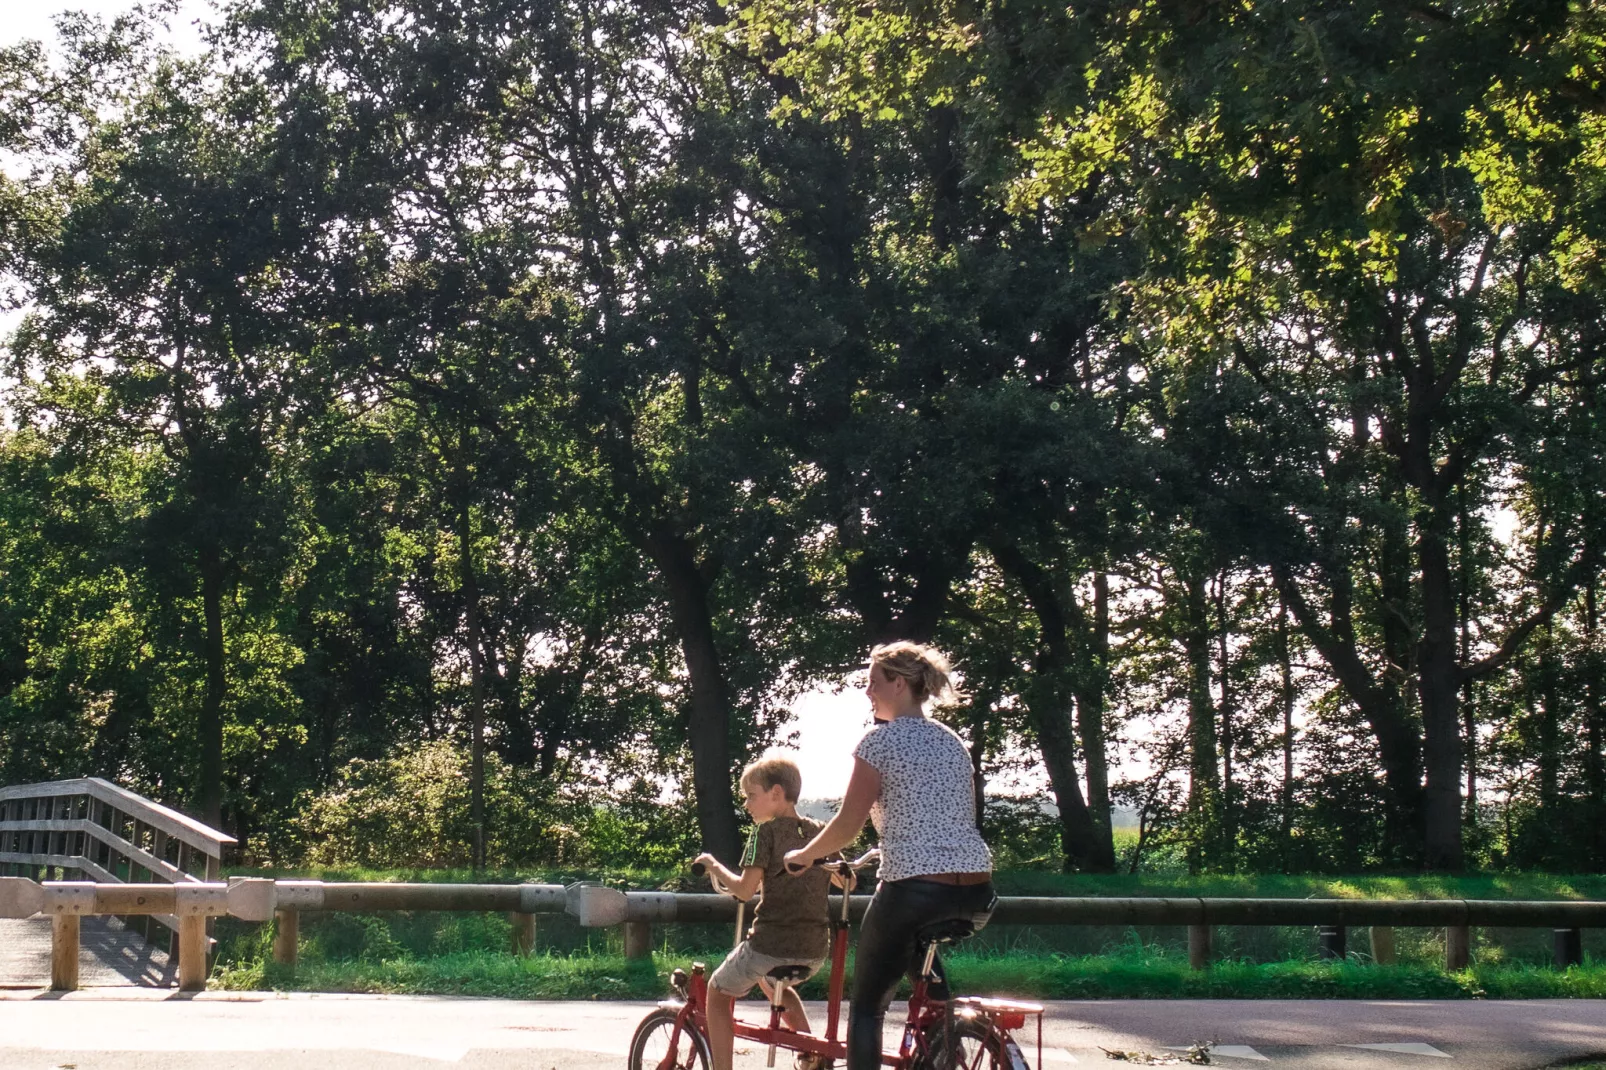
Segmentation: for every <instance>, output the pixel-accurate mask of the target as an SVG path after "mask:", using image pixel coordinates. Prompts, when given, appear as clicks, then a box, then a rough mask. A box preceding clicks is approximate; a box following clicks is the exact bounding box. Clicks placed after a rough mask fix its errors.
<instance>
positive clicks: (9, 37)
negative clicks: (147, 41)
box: [0, 0, 211, 53]
mask: <svg viewBox="0 0 1606 1070" xmlns="http://www.w3.org/2000/svg"><path fill="white" fill-rule="evenodd" d="M5 7H6V12H5V18H4V19H0V46H3V45H14V44H16V43H17V42H18V41H22V40H28V39H32V40H37V41H45V42H46V43H49V42H52V41H54V40H55V36H56V30H55V25H54V21H53V20H54V19H55V17H56V16H57V15H59V14H61V13H63V12H66V11H82V12H85V13H86V14H90V15H95V16H97V17H99V18H102V19H106V20H108V21H110V20H111V19H114V18H116V17H117V16H118V15H122V14H124V13H126V12H128V11H131V10H133V8H134V7H135V3H134V0H77V2H75V3H67V4H54V3H50V2H48V0H47V2H46V3H42V4H37V5H35V4H32V3H28V2H27V0H9V2H8V3H7V4H6V5H5ZM210 11H211V8H210V5H208V4H205V3H199V2H197V0H181V2H180V4H179V9H178V12H177V13H176V14H174V15H172V16H170V17H169V19H168V25H169V34H168V40H169V41H170V42H171V43H172V45H173V46H174V47H175V48H177V49H178V50H179V51H181V52H186V53H192V52H198V51H200V48H201V38H200V34H199V33H198V32H197V31H196V29H195V26H194V23H195V21H196V20H197V19H204V18H206V17H207V15H208V14H209V13H210Z"/></svg>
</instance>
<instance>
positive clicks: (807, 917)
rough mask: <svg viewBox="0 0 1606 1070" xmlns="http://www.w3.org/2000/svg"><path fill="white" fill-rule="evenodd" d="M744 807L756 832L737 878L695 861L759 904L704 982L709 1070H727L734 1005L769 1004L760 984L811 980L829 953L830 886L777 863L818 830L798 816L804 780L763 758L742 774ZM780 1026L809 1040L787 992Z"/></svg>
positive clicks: (798, 1006)
mask: <svg viewBox="0 0 1606 1070" xmlns="http://www.w3.org/2000/svg"><path fill="white" fill-rule="evenodd" d="M741 788H742V805H743V806H744V807H745V808H746V810H747V812H748V813H749V814H751V815H752V816H753V821H754V823H755V824H754V827H753V832H752V834H751V835H750V836H749V837H748V840H747V850H746V851H745V852H743V854H742V872H741V873H740V874H736V873H733V872H731V871H730V870H729V869H726V868H725V867H724V866H722V865H720V863H719V860H718V859H716V858H715V857H714V856H713V855H710V854H702V855H699V856H698V857H697V861H698V862H701V863H702V864H703V865H704V866H706V867H708V873H709V879H710V880H711V881H712V882H713V884H714V887H715V888H716V889H718V888H719V887H720V885H722V884H723V885H724V886H725V887H726V889H727V890H728V891H729V892H730V893H731V894H732V895H734V896H735V897H736V898H738V899H740V900H742V901H743V902H745V901H747V900H749V899H751V898H752V897H753V895H754V893H755V892H757V891H758V890H759V889H760V888H761V887H762V888H763V891H764V900H763V902H762V903H760V904H759V906H758V907H757V909H755V910H754V911H753V925H752V927H751V928H749V929H748V930H747V937H746V939H744V940H743V941H742V942H741V943H740V944H738V945H736V947H735V949H734V950H732V951H731V953H730V954H729V955H727V956H726V957H725V961H724V962H722V963H720V964H719V968H718V969H717V970H715V971H714V973H713V975H712V976H711V977H709V979H708V1042H709V1046H710V1047H711V1048H712V1049H713V1051H712V1055H713V1057H714V1066H713V1070H730V1067H731V1060H732V1057H733V1049H734V1046H735V1040H734V1037H733V1035H732V1032H731V1014H732V1011H733V1009H734V1006H735V1002H736V1000H738V999H740V998H742V997H743V996H745V995H747V993H748V992H750V991H751V990H752V988H753V986H754V985H755V984H756V985H759V986H760V987H761V988H763V990H764V994H765V995H767V996H773V987H774V986H773V985H772V984H771V982H770V980H769V979H768V977H767V976H766V975H767V974H768V973H769V972H770V971H771V970H773V969H775V968H777V967H780V966H804V967H807V969H808V971H809V972H808V975H809V976H811V977H812V976H813V975H814V973H815V971H816V970H818V969H819V968H820V966H821V964H822V963H824V962H825V957H826V953H827V951H828V950H829V947H830V925H831V923H830V906H829V904H828V902H827V893H828V892H829V890H830V885H831V882H832V881H833V880H834V879H835V878H833V877H832V876H831V874H830V873H829V872H828V871H826V870H824V869H820V868H818V867H816V868H813V869H806V870H804V871H803V872H802V873H801V874H798V875H796V876H793V875H791V874H789V873H787V872H786V867H785V866H784V865H783V864H782V859H783V858H784V857H785V856H786V852H788V851H791V850H795V849H797V848H799V847H801V846H803V845H804V844H806V843H808V842H809V841H810V840H811V839H813V838H814V836H815V834H816V833H818V832H819V831H820V828H821V827H822V826H821V825H820V823H819V822H818V821H811V820H810V819H808V818H806V817H802V816H800V815H799V814H798V812H797V800H798V795H799V794H800V793H801V792H802V790H803V774H802V773H801V772H799V770H798V767H797V763H796V762H793V761H792V760H791V759H789V758H779V757H772V758H763V759H760V760H759V761H756V762H754V763H752V764H751V765H749V766H748V767H747V768H746V769H743V770H742V779H741ZM782 1009H783V1014H784V1016H785V1019H786V1024H787V1026H788V1027H790V1028H791V1029H793V1030H795V1031H797V1032H799V1033H807V1032H810V1029H809V1019H808V1015H807V1014H805V1013H804V1011H803V1001H802V1000H800V999H799V998H798V995H797V992H796V991H795V990H794V989H792V988H788V989H787V990H786V992H785V994H784V996H783V997H782ZM816 1061H817V1060H815V1059H814V1057H813V1056H810V1055H804V1056H803V1057H801V1058H800V1059H799V1066H800V1067H802V1068H804V1070H808V1068H810V1067H812V1066H814V1065H815V1064H816Z"/></svg>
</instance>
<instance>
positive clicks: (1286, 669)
mask: <svg viewBox="0 0 1606 1070" xmlns="http://www.w3.org/2000/svg"><path fill="white" fill-rule="evenodd" d="M1277 668H1278V670H1279V683H1280V685H1281V691H1280V694H1279V696H1278V698H1279V703H1278V704H1279V706H1281V708H1282V715H1283V738H1282V746H1283V783H1282V790H1281V792H1279V796H1278V798H1279V802H1280V804H1281V806H1282V832H1283V849H1284V850H1285V851H1287V850H1289V849H1290V848H1291V847H1292V846H1293V842H1294V658H1293V651H1292V649H1291V647H1290V644H1289V635H1288V604H1287V603H1286V602H1284V603H1280V604H1279V605H1278V606H1277ZM1290 861H1291V859H1288V858H1286V857H1285V858H1284V868H1285V869H1286V868H1288V863H1289V862H1290Z"/></svg>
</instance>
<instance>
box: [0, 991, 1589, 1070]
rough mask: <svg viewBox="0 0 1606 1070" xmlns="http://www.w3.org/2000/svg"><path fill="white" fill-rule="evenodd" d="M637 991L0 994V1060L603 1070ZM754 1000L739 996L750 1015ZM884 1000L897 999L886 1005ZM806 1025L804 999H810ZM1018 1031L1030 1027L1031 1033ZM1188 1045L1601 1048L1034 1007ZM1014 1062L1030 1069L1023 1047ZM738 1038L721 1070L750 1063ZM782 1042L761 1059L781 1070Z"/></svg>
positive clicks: (170, 1066) (1059, 1022)
mask: <svg viewBox="0 0 1606 1070" xmlns="http://www.w3.org/2000/svg"><path fill="white" fill-rule="evenodd" d="M651 1006H652V1005H651V1004H647V1003H574V1002H569V1003H527V1002H520V1001H514V1000H480V999H464V998H436V997H421V996H393V997H382V996H339V995H306V994H292V995H284V994H274V993H219V992H209V993H202V994H199V995H195V996H181V995H179V994H177V993H172V992H162V991H155V990H149V989H146V990H139V989H98V990H95V989H91V990H86V991H83V992H76V993H70V994H66V995H50V994H45V993H26V992H7V993H0V1066H4V1067H5V1068H6V1070H58V1068H61V1067H67V1066H71V1067H73V1068H75V1070H216V1068H218V1067H229V1068H230V1070H234V1068H238V1070H306V1067H308V1066H339V1067H342V1068H351V1070H424V1068H440V1067H446V1066H458V1067H463V1068H465V1070H514V1068H517V1070H621V1068H622V1067H623V1066H624V1064H625V1053H626V1048H627V1045H628V1044H629V1041H630V1035H631V1031H632V1030H633V1028H634V1026H635V1023H636V1022H637V1021H638V1020H639V1019H640V1018H641V1016H642V1015H643V1014H645V1013H646V1012H647V1010H649V1009H650V1008H651ZM760 1009H761V1008H760V1005H758V1004H745V1005H744V1006H743V1011H744V1013H747V1014H754V1015H756V1014H757V1013H758V1012H759V1010H760ZM894 1010H895V1012H896V1011H901V1007H895V1008H894ZM810 1014H811V1015H812V1016H813V1018H814V1020H815V1022H816V1023H820V1022H822V1021H823V1019H824V1015H823V1011H822V1008H820V1007H819V1006H818V1005H812V1004H811V1005H810ZM1032 1039H1035V1038H1032ZM1201 1040H1215V1041H1218V1042H1219V1043H1220V1045H1221V1047H1220V1048H1218V1050H1217V1056H1216V1058H1215V1060H1214V1061H1215V1062H1216V1063H1217V1064H1218V1065H1221V1066H1226V1067H1236V1068H1240V1070H1258V1068H1260V1067H1265V1068H1266V1070H1285V1068H1286V1070H1317V1068H1340V1070H1535V1068H1538V1067H1545V1066H1550V1065H1553V1064H1555V1063H1559V1062H1563V1061H1566V1060H1570V1059H1577V1058H1582V1057H1585V1056H1590V1055H1600V1054H1606V1002H1603V1001H1594V1000H1535V1001H1527V1002H1516V1001H1511V1002H1502V1001H1457V1002H1434V1001H1425V1000H1424V1001H1389V1002H1361V1001H1348V1000H1330V1001H1280V1000H1267V1001H1237V1000H1146V1001H1113V1000H1112V1001H1085V1002H1084V1001H1076V1002H1070V1001H1066V1002H1056V1003H1052V1004H1050V1009H1049V1014H1048V1020H1047V1024H1046V1026H1045V1030H1044V1041H1045V1051H1044V1058H1043V1062H1042V1066H1041V1070H1065V1068H1068V1067H1074V1066H1082V1067H1108V1068H1109V1070H1116V1068H1117V1067H1118V1066H1124V1065H1127V1064H1117V1063H1112V1062H1110V1061H1109V1060H1108V1059H1106V1057H1105V1055H1104V1054H1103V1052H1101V1051H1100V1050H1099V1049H1100V1047H1105V1048H1120V1049H1133V1048H1139V1049H1147V1050H1150V1051H1163V1050H1165V1049H1166V1048H1168V1047H1171V1046H1183V1045H1187V1044H1190V1043H1193V1042H1196V1041H1201ZM1028 1057H1029V1058H1030V1059H1031V1061H1032V1062H1033V1063H1034V1065H1035V1064H1036V1059H1035V1052H1033V1051H1028ZM763 1062H764V1051H763V1049H758V1048H752V1049H748V1048H745V1046H739V1048H738V1057H737V1060H736V1067H737V1070H758V1068H759V1067H762V1066H763ZM789 1065H790V1060H788V1059H786V1058H785V1056H784V1054H783V1056H782V1058H780V1059H778V1060H777V1066H780V1067H786V1066H789Z"/></svg>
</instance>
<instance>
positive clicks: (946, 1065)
mask: <svg viewBox="0 0 1606 1070" xmlns="http://www.w3.org/2000/svg"><path fill="white" fill-rule="evenodd" d="M953 1036H954V1052H953V1056H952V1058H950V1057H949V1053H948V1044H947V1040H946V1039H945V1037H944V1031H943V1027H942V1023H941V1022H938V1023H936V1024H934V1025H933V1026H932V1027H931V1029H930V1030H929V1031H928V1032H927V1033H926V1057H925V1059H923V1060H922V1061H921V1062H920V1066H919V1070H1031V1064H1030V1063H1028V1062H1027V1061H1026V1055H1025V1053H1023V1052H1022V1051H1021V1050H1020V1045H1018V1044H1016V1043H1015V1041H1014V1040H1013V1039H1012V1038H1010V1037H1009V1036H1007V1035H1006V1034H1004V1033H1000V1032H999V1031H998V1030H997V1029H994V1028H993V1027H992V1026H991V1025H989V1024H988V1023H987V1022H985V1021H977V1020H976V1019H974V1018H955V1020H954V1026H953Z"/></svg>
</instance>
